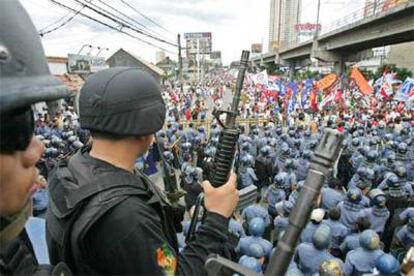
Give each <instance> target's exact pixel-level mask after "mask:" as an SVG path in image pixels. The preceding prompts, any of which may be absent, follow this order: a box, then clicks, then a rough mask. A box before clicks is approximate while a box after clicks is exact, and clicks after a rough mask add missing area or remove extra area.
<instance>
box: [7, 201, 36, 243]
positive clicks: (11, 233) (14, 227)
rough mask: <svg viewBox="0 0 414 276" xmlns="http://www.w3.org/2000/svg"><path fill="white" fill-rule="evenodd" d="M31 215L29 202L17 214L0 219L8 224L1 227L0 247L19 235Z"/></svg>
mask: <svg viewBox="0 0 414 276" xmlns="http://www.w3.org/2000/svg"><path fill="white" fill-rule="evenodd" d="M31 214H32V201H31V200H29V202H28V203H27V204H26V205H25V206H24V207H23V209H22V210H21V211H20V212H19V213H17V214H15V215H13V216H10V217H2V218H1V220H3V221H5V222H6V223H7V222H8V224H7V225H6V226H5V227H4V228H3V227H2V229H1V230H0V247H1V246H3V245H6V244H7V243H9V242H10V241H11V240H13V239H14V238H16V237H17V236H18V235H19V234H20V232H21V231H22V230H23V228H24V226H25V224H26V221H27V219H28V218H29V216H30V215H31Z"/></svg>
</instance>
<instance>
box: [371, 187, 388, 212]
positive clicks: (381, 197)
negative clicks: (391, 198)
mask: <svg viewBox="0 0 414 276" xmlns="http://www.w3.org/2000/svg"><path fill="white" fill-rule="evenodd" d="M368 196H369V198H370V199H371V201H372V203H373V204H374V205H375V206H378V207H385V204H386V203H387V197H386V196H385V193H384V191H383V190H381V189H378V188H376V189H372V190H371V191H370V192H369V193H368Z"/></svg>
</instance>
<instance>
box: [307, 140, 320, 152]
mask: <svg viewBox="0 0 414 276" xmlns="http://www.w3.org/2000/svg"><path fill="white" fill-rule="evenodd" d="M317 145H318V141H316V140H312V141H310V142H309V148H310V149H311V150H313V149H315V148H316V146H317Z"/></svg>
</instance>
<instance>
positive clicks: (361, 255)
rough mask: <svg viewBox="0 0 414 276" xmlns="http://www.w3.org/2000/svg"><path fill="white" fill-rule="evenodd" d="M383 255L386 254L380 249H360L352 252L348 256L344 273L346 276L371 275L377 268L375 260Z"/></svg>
mask: <svg viewBox="0 0 414 276" xmlns="http://www.w3.org/2000/svg"><path fill="white" fill-rule="evenodd" d="M383 254H384V252H383V251H382V250H379V249H376V250H372V251H368V250H365V249H363V248H362V247H360V248H357V249H355V250H352V251H351V252H349V253H348V254H347V255H346V259H345V265H344V269H343V271H342V272H343V273H344V275H346V276H347V275H360V274H363V273H371V272H372V271H373V269H374V268H375V260H376V259H377V258H378V257H379V256H381V255H383Z"/></svg>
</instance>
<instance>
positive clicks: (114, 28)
mask: <svg viewBox="0 0 414 276" xmlns="http://www.w3.org/2000/svg"><path fill="white" fill-rule="evenodd" d="M49 1H50V2H52V3H54V4H56V5H58V6H60V7H63V8H65V9H67V10H71V11H76V10H74V9H73V8H71V7H69V6H66V5H65V4H62V3H60V2H58V1H56V0H49ZM78 14H79V15H81V16H83V17H85V18H88V19H90V20H92V21H95V22H96V23H99V24H101V25H104V26H106V27H108V28H110V29H112V30H115V31H117V32H120V33H122V34H125V35H127V36H129V37H132V38H135V39H137V40H139V41H141V42H143V43H145V44H147V45H150V46H152V47H155V48H158V49H161V50H163V51H165V52H168V53H170V54H174V55H175V54H177V53H174V52H172V51H169V50H167V49H165V48H163V47H161V46H158V45H155V44H153V43H151V42H149V41H146V40H143V39H141V38H139V37H137V36H135V35H133V34H130V33H128V32H125V31H123V30H122V27H121V28H120V29H117V28H116V27H114V26H111V25H109V24H107V23H105V22H102V21H101V20H99V19H96V18H94V17H92V16H89V15H87V14H84V13H82V12H80V11H79V12H78Z"/></svg>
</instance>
